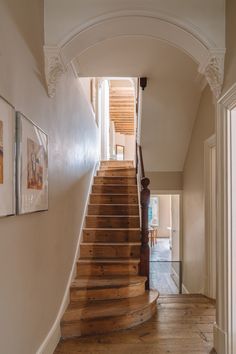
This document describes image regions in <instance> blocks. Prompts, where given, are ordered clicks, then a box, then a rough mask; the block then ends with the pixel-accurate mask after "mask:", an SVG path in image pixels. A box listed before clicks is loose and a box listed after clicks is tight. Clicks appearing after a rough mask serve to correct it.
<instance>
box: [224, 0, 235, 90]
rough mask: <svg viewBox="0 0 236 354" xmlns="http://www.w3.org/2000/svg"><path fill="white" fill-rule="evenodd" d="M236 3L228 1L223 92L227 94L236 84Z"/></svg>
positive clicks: (231, 0) (233, 0)
mask: <svg viewBox="0 0 236 354" xmlns="http://www.w3.org/2000/svg"><path fill="white" fill-rule="evenodd" d="M235 14H236V1H235V0H227V1H226V55H225V80H224V86H223V92H226V91H227V90H228V89H229V88H230V87H231V86H232V85H233V84H234V83H235V82H236V45H235V33H236V21H235Z"/></svg>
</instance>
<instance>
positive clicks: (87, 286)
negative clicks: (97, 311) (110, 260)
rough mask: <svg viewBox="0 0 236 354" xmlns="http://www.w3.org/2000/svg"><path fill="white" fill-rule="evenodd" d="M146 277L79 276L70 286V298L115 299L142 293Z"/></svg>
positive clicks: (74, 299) (88, 299)
mask: <svg viewBox="0 0 236 354" xmlns="http://www.w3.org/2000/svg"><path fill="white" fill-rule="evenodd" d="M146 280H147V278H146V277H142V276H130V277H127V276H123V277H122V276H120V277H118V276H117V277H114V276H113V277H109V276H107V277H105V276H104V277H80V278H76V279H75V280H74V281H73V283H72V285H71V288H70V300H71V301H80V300H87V301H92V300H115V299H125V298H130V297H136V296H139V295H142V294H144V292H145V283H146Z"/></svg>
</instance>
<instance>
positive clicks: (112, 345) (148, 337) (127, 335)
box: [54, 295, 215, 354]
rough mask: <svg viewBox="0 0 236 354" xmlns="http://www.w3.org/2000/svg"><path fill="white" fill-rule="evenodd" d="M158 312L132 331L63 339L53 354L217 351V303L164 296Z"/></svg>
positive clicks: (209, 353)
mask: <svg viewBox="0 0 236 354" xmlns="http://www.w3.org/2000/svg"><path fill="white" fill-rule="evenodd" d="M157 306H158V313H157V315H156V316H155V317H153V318H152V319H151V320H149V321H147V322H146V323H144V324H142V325H140V326H137V327H135V328H133V329H130V330H125V331H121V332H114V333H111V334H107V335H99V336H91V337H85V338H73V339H69V340H65V341H63V340H62V341H61V342H60V343H59V344H58V346H57V348H56V351H55V353H54V354H76V353H82V354H85V353H86V354H110V353H112V354H134V353H140V354H167V353H168V354H214V353H215V352H214V350H213V349H212V347H213V323H214V321H215V305H214V303H213V302H212V301H210V300H209V299H207V298H206V297H204V296H199V295H173V296H167V297H165V296H162V297H160V299H159V301H158V304H157Z"/></svg>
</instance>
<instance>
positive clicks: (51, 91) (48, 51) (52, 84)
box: [44, 46, 66, 98]
mask: <svg viewBox="0 0 236 354" xmlns="http://www.w3.org/2000/svg"><path fill="white" fill-rule="evenodd" d="M44 58H45V76H46V82H47V87H48V95H49V97H51V98H52V97H54V96H55V93H56V86H57V83H58V81H59V79H60V77H61V76H62V74H63V73H64V72H65V71H66V68H65V66H64V63H63V61H62V58H61V55H60V49H59V48H58V47H47V46H45V47H44Z"/></svg>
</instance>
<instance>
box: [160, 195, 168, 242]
mask: <svg viewBox="0 0 236 354" xmlns="http://www.w3.org/2000/svg"><path fill="white" fill-rule="evenodd" d="M158 198H159V226H158V236H160V237H170V230H168V229H167V227H170V226H171V209H170V207H171V204H170V201H171V200H170V195H159V196H158Z"/></svg>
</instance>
